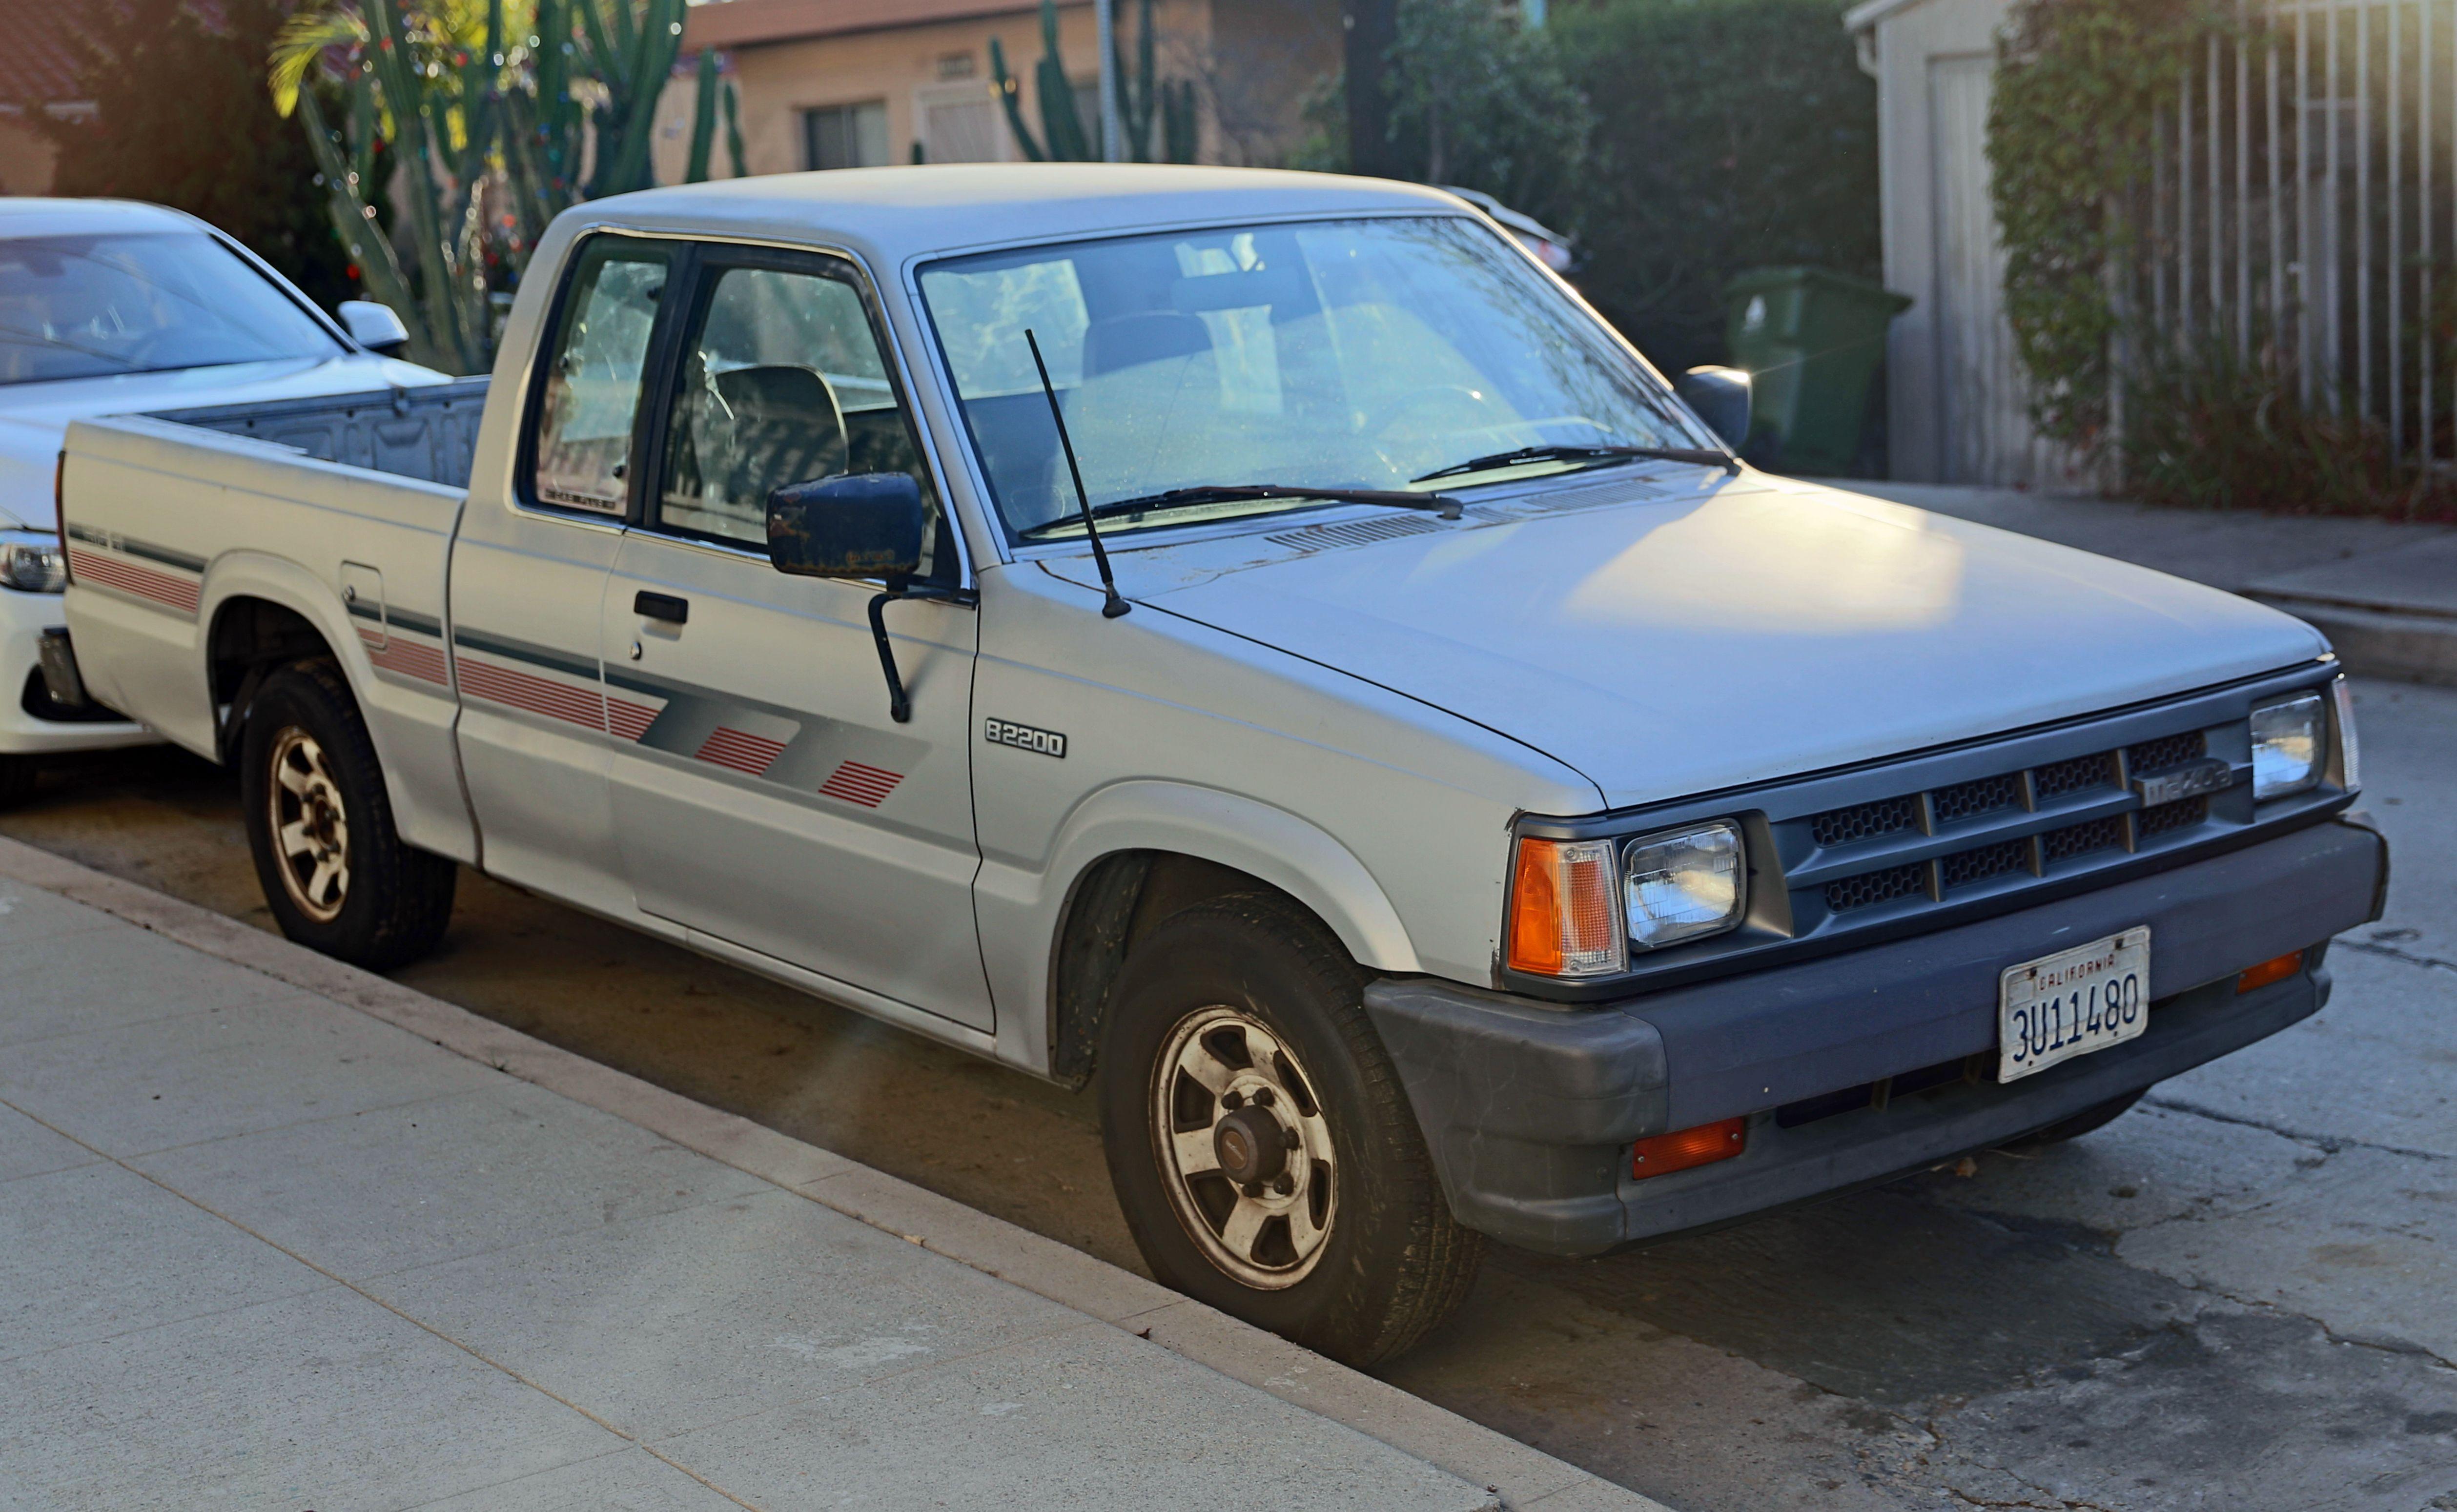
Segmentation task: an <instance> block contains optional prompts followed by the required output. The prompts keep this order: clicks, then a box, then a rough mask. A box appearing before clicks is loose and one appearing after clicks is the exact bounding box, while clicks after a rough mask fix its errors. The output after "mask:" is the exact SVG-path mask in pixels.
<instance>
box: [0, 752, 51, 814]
mask: <svg viewBox="0 0 2457 1512" xmlns="http://www.w3.org/2000/svg"><path fill="white" fill-rule="evenodd" d="M40 777H42V768H40V767H38V766H36V765H35V764H34V758H33V757H32V756H0V809H13V808H15V807H16V806H17V805H18V804H20V803H23V802H25V801H26V800H27V799H28V798H31V797H33V796H34V783H35V782H36V781H37V780H38V779H39V778H40Z"/></svg>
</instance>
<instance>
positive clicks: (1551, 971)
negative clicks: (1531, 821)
mask: <svg viewBox="0 0 2457 1512" xmlns="http://www.w3.org/2000/svg"><path fill="white" fill-rule="evenodd" d="M1507 959H1508V961H1509V963H1510V969H1511V970H1513V971H1527V972H1534V973H1536V974H1537V975H1539V976H1547V977H1592V976H1599V975H1602V974H1604V973H1608V972H1614V971H1619V970H1621V969H1622V968H1623V966H1625V965H1626V964H1627V963H1628V959H1629V958H1628V953H1627V951H1626V949H1625V948H1624V946H1623V943H1622V934H1621V914H1620V911H1619V910H1618V909H1616V908H1615V907H1614V906H1613V848H1612V842H1611V841H1610V840H1538V839H1524V840H1520V841H1519V842H1518V863H1517V865H1516V866H1515V867H1514V868H1513V871H1512V875H1511V880H1510V950H1509V954H1508V957H1507Z"/></svg>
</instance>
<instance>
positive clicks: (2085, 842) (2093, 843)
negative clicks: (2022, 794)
mask: <svg viewBox="0 0 2457 1512" xmlns="http://www.w3.org/2000/svg"><path fill="white" fill-rule="evenodd" d="M2122 849H2124V820H2123V818H2121V817H2119V816H2110V817H2109V818H2103V819H2092V820H2090V821H2089V822H2088V823H2085V824H2068V825H2066V826H2065V827H2064V828H2063V829H2060V830H2050V831H2048V832H2047V833H2046V834H2045V835H2042V836H2040V837H2039V851H2040V854H2041V855H2042V856H2044V857H2045V858H2046V860H2047V862H2048V864H2049V865H2051V866H2054V864H2055V863H2056V862H2058V861H2061V860H2071V859H2073V858H2074V857H2075V856H2087V855H2089V854H2090V853H2091V852H2093V851H2120V850H2122Z"/></svg>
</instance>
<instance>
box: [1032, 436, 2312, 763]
mask: <svg viewBox="0 0 2457 1512" xmlns="http://www.w3.org/2000/svg"><path fill="white" fill-rule="evenodd" d="M1612 487H1616V486H1607V489H1608V490H1609V489H1610V488H1612ZM1617 487H1618V490H1619V496H1618V498H1613V497H1609V496H1608V497H1606V498H1605V500H1604V502H1600V503H1599V502H1595V501H1596V499H1597V497H1598V494H1599V489H1598V487H1597V486H1595V485H1594V484H1592V483H1587V484H1586V485H1585V486H1583V487H1575V488H1565V489H1562V490H1559V492H1557V493H1555V494H1553V495H1550V496H1547V495H1544V494H1537V495H1532V496H1525V497H1521V498H1519V499H1516V500H1512V501H1506V502H1503V503H1500V504H1493V505H1488V504H1483V503H1479V504H1478V505H1477V506H1476V507H1475V508H1474V509H1473V510H1472V511H1471V513H1470V515H1469V517H1468V518H1467V519H1466V520H1463V521H1460V522H1458V523H1456V524H1451V525H1441V526H1436V525H1435V522H1433V521H1432V520H1431V519H1430V518H1427V517H1419V516H1407V517H1400V518H1399V519H1396V520H1394V518H1392V517H1391V516H1389V515H1388V514H1387V513H1385V514H1382V515H1379V516H1376V517H1373V518H1359V519H1356V520H1352V521H1350V522H1348V523H1345V524H1341V523H1330V524H1323V525H1316V526H1313V527H1311V528H1307V527H1295V528H1281V529H1278V530H1276V531H1274V532H1273V533H1270V534H1268V535H1259V536H1258V535H1243V536H1236V537H1232V538H1228V539H1213V540H1209V541H1200V542H1187V543H1186V544H1184V545H1181V546H1173V547H1159V548H1155V549H1118V548H1122V547H1126V546H1128V545H1129V544H1130V543H1131V542H1132V540H1133V538H1132V537H1131V536H1128V537H1125V538H1122V539H1120V540H1118V541H1117V542H1115V543H1113V548H1112V552H1111V554H1112V556H1113V558H1114V560H1115V562H1116V565H1117V570H1118V574H1119V583H1120V587H1121V588H1122V589H1123V590H1125V592H1126V594H1127V595H1128V596H1129V597H1131V598H1133V599H1136V600H1138V601H1139V602H1142V603H1145V604H1147V605H1149V606H1151V607H1152V608H1154V609H1159V610H1166V611H1168V612H1170V613H1174V614H1180V615H1184V616H1186V617H1187V618H1188V619H1191V620H1195V621H1198V622H1200V623H1203V624H1206V625H1208V626H1211V627H1213V628H1215V629H1218V630H1221V631H1225V632H1229V633H1231V634H1235V635H1239V636H1243V637H1247V638H1249V639H1251V640H1254V641H1257V642H1260V643H1262V644H1264V645H1268V646H1271V647H1276V648H1278V649H1280V650H1283V651H1286V652H1291V653H1293V654H1295V655H1299V656H1303V657H1306V658H1308V659H1309V660H1312V661H1316V662H1320V663H1323V664H1325V665H1327V666H1331V667H1334V668H1337V669H1339V670H1341V671H1344V672H1347V673H1352V674H1353V675H1355V676H1358V677H1362V678H1365V679H1368V680H1370V681H1372V682H1375V683H1379V684H1382V685H1384V686H1386V687H1389V688H1391V689H1393V690H1394V691H1397V692H1399V693H1402V694H1407V695H1409V696H1412V697H1414V698H1417V699H1421V700H1423V701H1424V702H1426V703H1429V704H1433V705H1435V706H1437V707H1439V708H1442V709H1445V710H1448V711H1450V712H1452V713H1454V714H1456V715H1459V716H1461V717H1463V718H1467V719H1471V720H1474V721H1475V722H1476V723H1478V724H1481V725H1484V726H1487V727H1488V728H1490V729H1493V730H1495V731H1497V732H1499V733H1501V734H1503V735H1508V736H1510V737H1512V738H1514V739H1516V740H1518V741H1520V742H1522V743H1524V744H1526V745H1528V746H1530V747H1533V748H1534V749H1536V750H1538V751H1540V752H1543V753H1544V754H1546V755H1548V756H1552V757H1554V758H1555V759H1557V760H1559V761H1561V762H1563V763H1565V764H1567V765H1569V766H1570V767H1572V768H1574V769H1575V770H1577V771H1579V772H1580V773H1582V774H1584V775H1585V776H1586V777H1588V778H1589V779H1590V780H1591V781H1593V782H1594V783H1595V785H1596V787H1597V789H1598V791H1599V793H1600V796H1601V797H1602V800H1603V803H1604V805H1605V806H1607V807H1612V808H1619V807H1622V806H1626V805H1630V804H1638V803H1645V802H1652V801H1658V800H1662V799H1666V798H1672V797H1683V796H1687V795H1691V794H1696V793H1701V792H1705V791H1710V790H1713V789H1717V788H1724V787H1729V786H1733V785H1736V784H1740V783H1747V782H1757V781H1764V780H1767V779H1772V778H1778V777H1792V776H1797V775H1801V774H1805V773H1808V772H1814V771H1819V770H1822V769H1826V768H1829V767H1834V766H1839V765H1844V764H1848V763H1850V762H1855V761H1862V760H1868V759H1870V758H1875V757H1882V756H1896V755H1901V754H1906V753H1909V752H1911V751H1916V750H1920V749H1923V748H1926V747H1931V746H1935V745H1940V744H1945V743H1948V742H1952V741H1957V740H1964V739H1970V738H1974V737H1978V736H1985V735H1995V734H2000V733H2005V732H2009V731H2013V730H2017V729H2021V728H2024V727H2027V726H2032V725H2036V724H2040V723H2043V722H2046V721H2051V720H2055V719H2060V718H2066V717H2070V716H2074V715H2088V714H2094V713H2097V712H2100V711H2103V710H2108V709H2112V708H2116V707H2119V706H2122V705H2125V704H2130V703H2134V702H2137V701H2139V700H2142V699H2149V698H2157V697H2159V696H2162V695H2166V694H2179V693H2183V692H2186V691H2188V690H2191V689H2195V688H2200V687H2206V686H2209V685H2211V684H2214V683H2220V682H2224V681H2227V680H2229V679H2232V678H2236V677H2242V676H2248V675H2251V674H2254V673H2263V672H2268V671H2272V670H2275V669H2277V668H2280V667H2284V666H2291V665H2294V664H2296V663H2299V662H2305V661H2309V660H2311V659H2312V658H2314V657H2316V656H2319V655H2321V654H2322V653H2323V652H2325V651H2326V650H2327V643H2326V642H2325V641H2324V640H2323V639H2322V637H2321V636H2320V634H2319V633H2318V632H2315V631H2314V630H2312V629H2311V627H2309V626H2307V625H2305V624H2303V623H2302V621H2300V620H2297V619H2293V618H2291V617H2289V616H2287V615H2285V614H2281V613H2279V612H2277V611H2274V610H2270V609H2266V608H2263V607H2261V606H2260V605H2257V604H2254V603H2252V602H2250V601H2248V600H2245V599H2241V598H2238V597H2236V596H2235V595H2233V594H2230V593H2224V592H2220V591H2219V590H2215V589H2210V588H2205V587H2202V586H2200V585H2199V584H2196V583H2190V582H2186V581H2184V580H2182V579H2180V578H2174V577H2169V576H2167V575H2165V574H2163V573H2159V572H2153V571H2150V570H2146V569H2143V568H2137V567H2133V566H2130V565H2127V564H2125V563H2121V562H2116V561H2111V560H2109V559H2107V558H2105V557H2098V556H2092V555H2089V554H2088V553H2085V552H2081V551H2075V550H2073V549H2068V548H2065V547H2060V546H2055V545H2053V544H2050V543H2048V542H2044V541H2038V540H2034V539H2032V538H2030V537H2027V536H2020V535H2014V534H2012V533H2009V532H2006V531H2002V530H1995V529H1991V528H1987V527H1985V526H1977V525H1972V524H1970V523H1968V522H1965V521H1960V520H1955V519H1951V518H1950V517H1946V516H1942V515H1934V514H1931V513H1928V512H1927V511H1925V510H1921V509H1914V508H1910V507H1906V506H1902V505H1895V504H1889V503H1886V502H1884V501H1881V500H1876V499H1870V498H1867V497H1864V496H1862V495H1858V494H1850V493H1845V492H1842V491H1840V490H1837V489H1831V488H1823V487H1814V486H1810V485H1804V484H1795V483H1790V482H1786V481H1782V480H1775V479H1768V478H1765V477H1763V476H1760V475H1755V474H1750V475H1745V476H1744V477H1741V478H1737V479H1727V478H1725V477H1724V475H1723V474H1722V472H1721V471H1720V470H1719V469H1718V470H1709V471H1702V472H1700V473H1696V474H1693V473H1692V471H1691V469H1687V468H1679V469H1674V470H1673V472H1672V474H1671V475H1669V476H1667V475H1665V474H1662V473H1659V474H1657V476H1656V477H1655V478H1653V479H1641V480H1639V481H1637V482H1635V483H1629V484H1622V485H1619V486H1617ZM1401 528H1405V530H1406V531H1407V532H1408V533H1395V534H1394V533H1387V532H1392V531H1394V530H1398V529H1401ZM1377 533H1380V534H1382V535H1383V538H1381V539H1366V540H1362V541H1357V540H1356V538H1357V537H1359V536H1371V535H1373V534H1377ZM1046 565H1047V566H1048V567H1049V569H1050V570H1052V571H1054V572H1056V573H1058V574H1059V575H1061V576H1063V577H1065V578H1067V579H1069V580H1070V581H1076V582H1084V583H1090V582H1092V581H1094V579H1093V577H1092V574H1091V571H1090V568H1091V564H1090V562H1089V561H1088V560H1078V559H1073V558H1069V559H1066V560H1064V561H1053V562H1049V563H1047V564H1046Z"/></svg>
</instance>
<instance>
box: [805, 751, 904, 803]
mask: <svg viewBox="0 0 2457 1512" xmlns="http://www.w3.org/2000/svg"><path fill="white" fill-rule="evenodd" d="M903 780H904V774H903V773H901V772H890V771H887V770H886V769H884V768H882V767H875V766H865V765H863V764H862V763H861V762H859V761H847V762H845V763H843V764H842V765H840V766H838V767H837V768H836V771H834V772H832V773H830V774H829V775H828V779H827V780H826V781H825V782H822V783H820V784H819V792H820V793H821V794H822V795H824V796H826V797H832V798H841V799H843V800H844V801H845V802H847V803H858V804H860V805H861V806H862V807H863V808H866V809H875V808H877V807H878V806H879V805H880V804H881V803H884V802H886V801H887V795H889V794H890V793H893V792H895V791H896V784H898V782H901V781H903Z"/></svg>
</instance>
